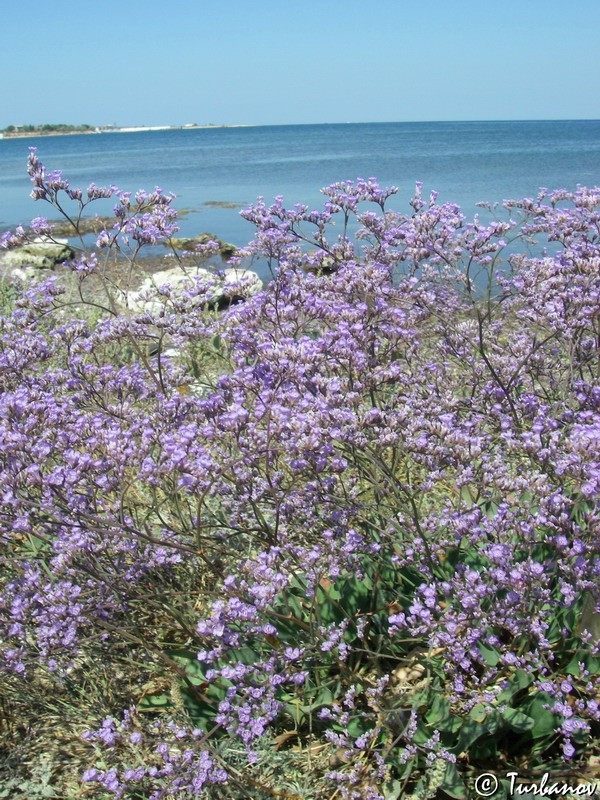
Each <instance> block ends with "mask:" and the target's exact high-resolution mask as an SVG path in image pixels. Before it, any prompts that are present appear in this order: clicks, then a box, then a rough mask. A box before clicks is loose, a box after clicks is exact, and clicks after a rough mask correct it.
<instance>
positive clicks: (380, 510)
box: [0, 148, 600, 800]
mask: <svg viewBox="0 0 600 800" xmlns="http://www.w3.org/2000/svg"><path fill="white" fill-rule="evenodd" d="M28 171H29V175H30V177H31V180H32V184H33V191H32V196H33V198H34V199H35V200H39V201H45V202H47V203H49V204H50V205H51V206H52V207H53V210H54V211H58V212H61V213H66V214H67V215H68V218H69V219H70V220H71V221H72V224H73V225H74V226H75V228H76V229H77V226H78V225H79V224H80V223H79V220H83V219H86V215H89V209H90V206H92V205H93V203H94V202H95V201H96V200H98V199H107V198H113V199H114V201H115V207H114V220H112V219H111V224H110V225H107V226H106V227H105V228H103V229H101V230H99V231H97V232H96V233H95V238H96V241H95V246H94V248H93V250H92V251H90V249H89V247H86V246H85V243H84V240H83V239H81V241H80V242H79V243H78V246H76V244H75V243H72V246H73V248H74V251H75V255H74V256H73V257H72V258H69V259H68V260H67V261H66V262H65V263H64V264H63V265H62V266H61V267H57V268H56V271H55V272H53V274H51V275H50V277H49V278H47V279H44V280H40V281H39V282H34V281H31V282H30V283H29V285H26V286H20V287H18V286H16V285H13V286H12V287H10V290H6V291H4V292H3V294H2V296H3V298H4V305H5V308H4V314H3V315H2V317H1V318H0V381H1V386H2V395H1V397H0V481H1V485H2V497H1V500H0V513H2V519H3V538H4V547H3V551H2V554H1V555H0V564H1V567H2V569H1V571H0V580H1V581H2V592H1V595H0V626H1V628H0V666H1V667H2V670H3V678H2V680H3V687H4V698H5V701H4V702H5V705H4V710H3V720H4V723H3V724H4V727H5V729H6V730H7V736H6V737H5V741H6V745H5V746H4V747H3V750H2V752H1V757H2V759H3V762H1V763H0V770H2V769H3V770H4V773H5V775H6V780H5V783H4V785H5V786H7V787H8V790H7V791H10V792H12V794H10V795H6V796H10V797H11V798H21V797H23V798H24V797H27V798H28V799H29V800H32V799H33V800H36V798H38V797H39V798H41V797H76V796H82V797H90V798H98V800H108V798H120V797H123V798H130V799H131V800H159V799H160V800H167V799H170V798H173V799H174V798H177V799H178V800H183V799H184V798H192V797H204V798H215V800H216V799H217V798H219V799H221V798H223V800H227V798H230V800H237V799H238V798H255V799H256V800H266V798H291V799H293V800H311V798H312V799H313V800H362V799H363V798H364V799H365V800H398V798H408V797H410V798H414V800H416V799H417V798H419V800H426V799H427V798H440V800H442V799H443V798H456V799H457V800H462V799H463V798H468V797H471V796H476V794H475V793H476V790H477V786H478V784H477V781H478V779H479V778H480V776H481V775H484V774H485V775H488V776H490V775H491V776H492V777H493V778H494V780H495V781H496V783H495V785H493V787H492V791H491V792H488V793H487V795H486V796H493V797H498V798H501V797H507V796H508V791H509V787H510V781H509V780H508V777H507V776H508V775H509V774H510V773H514V772H517V773H518V774H519V775H520V778H521V780H522V781H523V782H524V783H528V782H532V781H535V780H539V776H540V775H542V774H546V773H548V774H550V775H552V776H554V779H555V780H562V781H564V782H568V783H570V784H571V785H573V786H576V785H577V784H582V786H587V785H588V784H590V783H591V782H592V781H593V780H594V779H595V778H596V777H597V773H598V764H599V758H600V745H599V737H598V734H599V732H600V707H599V700H600V625H599V617H600V615H599V613H598V602H599V598H600V590H599V578H600V544H599V543H600V539H599V530H600V515H599V510H598V505H597V496H598V490H599V488H600V391H599V389H598V378H599V377H600V361H599V359H598V355H599V352H598V351H599V348H600V273H599V266H600V239H599V236H600V210H599V209H600V189H597V188H596V189H587V188H584V187H579V188H578V189H577V190H576V191H566V190H556V191H551V192H546V191H543V192H540V194H539V196H538V197H537V198H525V199H522V200H515V201H506V202H504V203H503V204H502V205H501V206H500V207H497V208H495V207H492V206H489V207H488V208H487V209H482V216H481V218H475V219H474V220H471V221H469V220H467V219H466V218H465V217H464V216H463V214H462V213H461V210H460V208H459V207H458V206H457V205H455V204H452V203H443V204H438V203H437V198H436V196H435V193H432V195H431V196H429V197H427V198H426V197H423V196H422V194H421V186H420V185H419V184H417V187H416V190H415V194H414V196H413V197H412V199H411V207H412V213H410V214H399V213H396V212H393V211H390V210H389V209H388V205H389V203H388V201H389V198H390V197H391V196H392V195H393V194H394V193H395V192H396V190H395V188H394V187H391V188H382V187H380V186H379V185H378V184H377V182H376V181H375V180H374V179H368V180H362V179H358V180H357V181H344V182H339V183H335V184H332V185H330V186H328V187H326V188H324V189H323V190H322V191H323V194H324V198H325V201H324V205H323V207H322V208H321V209H311V208H309V207H307V206H303V205H300V204H298V205H295V206H293V207H292V208H286V207H284V206H283V202H282V200H281V198H276V199H275V201H274V202H273V203H272V204H267V203H265V202H264V201H263V200H259V201H258V202H257V203H256V204H255V205H253V206H252V207H250V208H248V209H245V210H244V211H243V212H242V214H243V216H244V217H245V218H246V219H247V220H249V221H251V222H252V223H253V224H254V225H255V227H256V235H255V238H254V239H253V240H252V241H251V242H250V243H249V244H248V245H247V247H245V248H243V249H242V250H238V251H237V252H236V253H235V254H234V255H232V256H231V258H230V260H229V264H230V266H232V267H236V268H240V267H242V266H245V265H247V264H251V263H252V262H253V261H254V260H256V259H260V260H261V262H263V263H267V264H268V266H269V268H270V271H271V276H272V277H271V280H270V282H269V283H268V285H267V286H266V287H265V288H264V290H262V291H259V292H255V291H254V290H252V291H250V287H249V285H248V284H247V283H246V282H245V281H244V280H243V279H240V280H239V281H238V282H237V283H233V284H231V283H230V284H228V287H229V288H228V289H227V290H226V291H229V292H230V299H231V303H230V304H229V305H228V307H226V308H223V303H222V302H220V300H221V298H222V296H223V291H224V289H223V283H222V281H221V280H220V278H219V274H218V272H215V273H214V274H211V273H210V272H207V271H206V270H198V271H197V272H196V273H192V274H191V277H190V279H189V280H187V281H186V282H184V283H181V284H178V285H177V286H176V285H175V284H173V285H169V284H166V283H162V282H160V281H150V282H149V283H148V284H147V285H146V287H145V289H144V292H145V295H144V299H145V300H147V301H148V304H147V305H146V306H145V307H142V308H140V307H139V306H138V307H135V308H132V307H131V306H130V305H128V301H127V296H126V288H124V287H123V285H122V284H120V283H119V282H118V281H115V280H114V276H113V273H112V272H111V270H110V265H111V263H112V259H113V258H114V256H115V254H116V255H118V256H119V258H120V259H121V261H120V262H119V263H125V264H126V265H127V269H129V268H131V269H133V267H134V266H135V265H136V263H137V262H138V261H139V259H140V255H141V254H142V253H143V251H144V250H145V249H146V248H149V247H152V246H154V245H156V244H161V245H163V246H167V247H169V246H170V243H172V241H173V237H174V235H175V234H176V232H177V215H176V212H175V211H174V209H173V208H172V205H171V203H172V199H173V196H172V195H168V194H165V193H163V192H162V190H160V189H156V190H155V191H153V192H150V193H148V192H145V191H141V190H140V191H138V192H137V193H135V194H133V195H132V194H131V193H129V192H126V191H122V190H119V189H118V188H117V187H115V186H111V187H98V186H96V185H95V184H91V185H90V186H89V187H88V188H87V189H81V188H78V187H72V186H70V184H69V182H68V181H67V180H66V179H65V178H64V177H63V176H62V174H61V173H60V171H57V170H56V171H48V170H46V169H45V167H44V165H43V164H42V163H41V162H40V161H39V159H38V157H37V154H36V151H35V149H33V148H32V149H31V154H30V158H29V163H28ZM486 212H487V216H485V217H484V214H486ZM352 231H356V233H352ZM53 235H54V231H53V228H52V224H51V223H49V222H48V220H47V219H46V218H44V217H36V218H35V219H34V220H32V222H31V224H30V226H29V228H27V229H26V228H24V227H19V228H17V229H16V230H15V231H12V232H9V233H7V234H4V235H3V236H2V238H1V239H0V245H1V246H2V247H3V248H5V249H11V248H15V247H22V246H23V245H24V244H26V243H27V242H28V240H29V239H31V238H32V237H37V238H42V239H44V240H46V241H47V240H52V237H53ZM186 246H187V245H186ZM176 252H177V251H176V249H175V251H174V257H175V259H176V257H177V256H176ZM217 252H218V243H216V242H214V241H212V240H210V239H207V240H204V241H201V242H197V243H195V244H194V253H195V257H196V258H197V259H198V263H199V264H200V263H205V261H204V260H203V259H205V258H206V257H207V256H209V255H211V254H215V253H217ZM123 259H124V261H123ZM182 269H186V266H185V265H184V264H182ZM240 273H241V270H240ZM99 285H100V287H101V291H102V295H101V296H100V295H99V294H98V286H99ZM217 296H218V297H219V303H217V302H216V299H217ZM23 786H25V787H26V789H25V790H22V788H20V787H23ZM479 787H480V788H481V784H479ZM2 791H3V789H2V788H0V797H2V796H4V795H3V794H2ZM20 791H21V792H22V793H21V794H19V792H20Z"/></svg>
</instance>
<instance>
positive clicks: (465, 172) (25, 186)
mask: <svg viewBox="0 0 600 800" xmlns="http://www.w3.org/2000/svg"><path fill="white" fill-rule="evenodd" d="M30 145H35V146H37V147H38V155H39V157H40V158H41V160H42V161H43V162H44V163H45V165H46V167H47V168H48V169H62V170H63V174H64V176H65V177H66V178H68V179H69V181H70V183H71V185H72V186H75V185H82V186H84V187H85V186H86V185H87V184H88V183H90V182H92V181H94V182H95V183H97V184H100V185H103V184H110V183H116V184H117V185H118V186H119V187H120V188H122V189H126V190H131V191H135V190H136V189H138V188H145V189H152V188H154V186H155V185H159V186H161V187H162V188H163V189H164V190H165V191H173V192H174V193H175V194H176V195H177V200H176V202H175V205H176V207H178V208H187V209H191V210H192V213H190V214H189V215H188V216H187V217H185V218H184V219H183V220H182V223H181V230H182V233H183V234H185V235H193V234H195V233H198V232H199V231H211V232H213V233H215V234H217V235H218V236H220V237H221V238H223V239H226V240H229V241H231V242H233V243H234V244H236V245H243V244H245V243H246V242H247V241H248V240H249V239H250V238H252V233H253V229H252V226H251V225H250V223H248V222H246V221H245V220H243V219H241V218H240V217H239V213H238V210H236V209H220V208H216V209H215V208H210V207H209V206H205V205H203V203H205V202H207V201H209V202H210V201H224V202H236V203H240V204H241V205H246V204H248V203H250V202H252V201H254V200H255V199H256V197H257V195H263V196H264V197H265V198H266V199H268V200H270V199H272V198H273V197H274V196H275V195H278V194H282V195H284V199H285V202H286V203H287V204H289V205H293V203H295V202H302V203H307V204H308V205H310V206H311V207H317V206H320V205H321V203H322V202H323V199H324V198H323V196H322V195H321V194H320V192H319V189H320V188H321V187H322V186H325V185H327V184H329V183H332V182H334V181H338V180H347V179H351V180H353V179H355V178H356V177H358V176H361V177H370V176H374V177H376V178H377V179H378V180H379V181H380V183H382V184H384V185H390V184H394V185H396V186H399V188H400V191H399V193H398V195H397V196H396V197H395V198H394V199H393V202H392V203H391V207H395V208H397V209H398V210H401V211H408V210H409V209H408V205H407V201H408V199H409V198H410V197H411V195H412V193H413V189H414V184H415V181H416V180H420V181H422V182H423V184H424V186H423V192H424V193H426V192H427V193H428V192H429V190H431V189H436V190H437V191H439V193H440V194H439V201H440V202H442V201H446V200H448V201H452V202H457V203H459V204H460V205H461V206H462V207H463V210H464V211H465V213H467V214H473V213H475V211H476V208H475V204H476V203H477V202H478V201H481V200H488V201H491V202H494V201H496V200H498V201H501V200H504V199H508V198H515V197H524V196H532V195H535V194H536V193H537V190H538V188H539V187H540V186H546V187H549V188H557V187H560V186H565V187H567V188H575V186H576V184H578V183H580V184H585V185H598V184H600V121H598V120H590V121H558V122H434V123H432V122H427V123H424V122H423V123H419V122H414V123H364V124H345V125H344V124H341V125H290V126H264V127H249V128H213V129H197V130H174V131H148V132H141V133H106V134H99V135H75V136H51V137H36V138H32V139H3V140H0V228H5V227H8V226H11V225H14V224H17V223H19V222H26V221H29V219H31V218H32V217H34V216H49V217H51V218H52V217H55V216H56V214H55V213H53V211H52V209H50V207H48V206H46V204H45V203H42V202H39V201H38V202H37V203H34V202H33V201H32V200H31V199H30V198H29V192H30V188H31V187H30V184H29V179H28V177H27V174H26V172H25V162H26V158H27V153H28V147H29V146H30ZM110 206H112V203H111V204H110V205H109V206H106V207H104V208H101V207H99V206H98V207H97V210H98V212H99V213H108V212H109V211H110Z"/></svg>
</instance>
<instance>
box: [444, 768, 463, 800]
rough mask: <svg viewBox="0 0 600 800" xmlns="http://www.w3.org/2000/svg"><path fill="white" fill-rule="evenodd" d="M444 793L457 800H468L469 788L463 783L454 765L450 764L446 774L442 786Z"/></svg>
mask: <svg viewBox="0 0 600 800" xmlns="http://www.w3.org/2000/svg"><path fill="white" fill-rule="evenodd" d="M440 788H441V789H442V791H444V792H446V794H447V795H450V797H454V798H455V799H456V800H467V787H466V786H465V784H464V783H463V780H462V778H461V777H460V775H459V773H458V770H457V769H456V767H455V766H454V764H450V763H448V764H447V766H446V772H445V774H444V781H443V783H442V785H441V786H440Z"/></svg>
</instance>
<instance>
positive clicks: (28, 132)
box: [0, 123, 95, 137]
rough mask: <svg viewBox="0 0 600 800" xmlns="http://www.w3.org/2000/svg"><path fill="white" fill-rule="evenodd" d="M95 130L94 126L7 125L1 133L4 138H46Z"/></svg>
mask: <svg viewBox="0 0 600 800" xmlns="http://www.w3.org/2000/svg"><path fill="white" fill-rule="evenodd" d="M94 130H95V127H94V126H93V125H67V124H65V123H56V124H50V123H45V124H44V125H7V127H6V128H2V129H1V130H0V133H1V134H2V135H3V136H6V137H10V136H44V135H49V134H55V133H92V132H93V131H94Z"/></svg>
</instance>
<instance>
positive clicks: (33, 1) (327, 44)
mask: <svg viewBox="0 0 600 800" xmlns="http://www.w3.org/2000/svg"><path fill="white" fill-rule="evenodd" d="M1 26H2V44H1V47H0V65H1V69H2V82H1V84H0V86H1V88H0V127H5V126H6V125H9V124H15V125H21V124H28V123H30V124H41V123H46V122H67V123H89V124H92V125H101V124H108V123H116V124H118V125H123V126H125V125H166V124H175V125H177V124H184V123H189V122H195V123H199V124H202V123H208V122H212V123H253V124H288V123H314V122H378V121H381V122H385V121H405V120H406V121H409V120H414V121H420V120H423V121H424V120H469V119H479V120H489V119H597V118H600V47H599V46H598V33H599V31H600V0H570V2H568V3H567V2H565V0H502V2H494V0H413V1H411V2H409V1H408V0H395V1H394V0H302V2H298V3H291V2H289V0H277V1H276V0H221V2H214V1H213V0H196V1H195V2H194V1H193V0H170V2H169V0H142V1H141V2H129V1H128V0H118V1H117V0H102V2H88V1H87V0H79V2H74V0H29V1H28V2H27V3H23V4H17V3H15V2H7V3H5V4H4V5H3V9H2V21H1Z"/></svg>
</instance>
